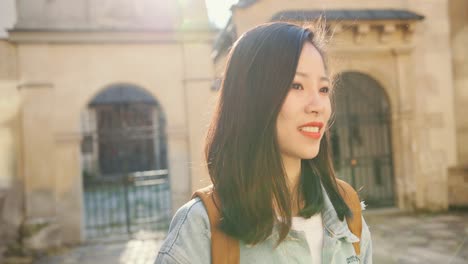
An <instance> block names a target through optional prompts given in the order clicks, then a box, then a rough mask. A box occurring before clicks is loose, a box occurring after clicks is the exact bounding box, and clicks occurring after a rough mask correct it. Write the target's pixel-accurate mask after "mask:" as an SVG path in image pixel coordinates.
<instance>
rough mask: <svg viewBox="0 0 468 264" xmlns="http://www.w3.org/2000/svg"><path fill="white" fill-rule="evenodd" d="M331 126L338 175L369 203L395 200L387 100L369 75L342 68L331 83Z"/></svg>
mask: <svg viewBox="0 0 468 264" xmlns="http://www.w3.org/2000/svg"><path fill="white" fill-rule="evenodd" d="M334 104H335V110H336V112H335V123H334V124H333V126H332V129H331V132H332V133H331V139H332V149H333V152H334V164H335V168H336V170H337V174H338V177H339V178H341V179H343V180H345V181H347V182H349V183H350V184H351V185H353V187H354V188H356V190H360V191H359V195H360V197H361V199H363V200H365V201H366V203H367V204H368V205H369V206H371V207H381V206H392V205H394V204H395V197H394V180H393V179H394V175H393V160H392V144H391V111H390V103H389V101H388V99H387V95H386V94H385V92H384V90H383V88H382V87H381V85H380V84H379V83H378V82H377V81H376V80H374V79H373V78H371V77H370V76H368V75H366V74H362V73H358V72H344V73H341V74H339V75H338V76H337V78H336V84H335V97H334Z"/></svg>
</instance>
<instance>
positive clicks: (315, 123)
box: [299, 122, 323, 139]
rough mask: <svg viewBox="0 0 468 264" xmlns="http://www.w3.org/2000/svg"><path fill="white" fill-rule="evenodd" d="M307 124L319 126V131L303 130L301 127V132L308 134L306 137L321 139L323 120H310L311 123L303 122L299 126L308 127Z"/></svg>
mask: <svg viewBox="0 0 468 264" xmlns="http://www.w3.org/2000/svg"><path fill="white" fill-rule="evenodd" d="M307 126H314V127H318V128H319V132H307V131H302V130H300V129H299V132H301V134H302V135H304V136H306V137H309V138H313V139H320V137H321V133H320V131H321V130H322V127H323V123H322V122H310V123H307V124H303V125H301V126H299V128H302V127H307Z"/></svg>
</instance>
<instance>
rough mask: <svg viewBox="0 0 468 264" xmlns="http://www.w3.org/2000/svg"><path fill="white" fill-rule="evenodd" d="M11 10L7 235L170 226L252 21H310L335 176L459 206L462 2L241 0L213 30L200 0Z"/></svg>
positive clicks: (371, 191)
mask: <svg viewBox="0 0 468 264" xmlns="http://www.w3.org/2000/svg"><path fill="white" fill-rule="evenodd" d="M16 9H17V22H16V24H15V26H14V27H13V28H12V29H11V30H10V31H9V36H8V38H6V39H2V40H0V209H1V212H0V217H1V219H0V223H1V228H0V232H1V233H0V236H1V237H8V238H9V239H10V240H11V239H14V238H15V237H16V236H17V230H18V229H19V227H20V226H23V229H24V230H29V231H30V233H31V236H30V238H25V239H24V243H25V244H27V246H29V247H32V248H40V247H48V246H54V245H60V244H63V243H79V242H82V241H86V240H89V239H94V238H98V239H99V238H102V237H107V236H110V235H113V234H115V233H119V232H120V233H122V234H127V233H134V232H136V231H137V230H138V228H139V227H141V226H140V224H142V225H143V227H145V228H146V227H148V225H150V226H151V225H153V224H154V225H156V223H157V224H160V223H161V222H162V223H163V228H162V229H164V227H165V226H164V224H166V225H167V221H168V219H170V216H171V213H172V212H173V209H174V208H177V207H179V206H180V205H181V204H182V203H184V202H185V201H186V200H187V199H189V197H190V194H191V192H192V191H193V190H195V189H197V188H199V187H202V186H205V185H207V184H208V183H209V178H208V176H207V173H206V169H205V167H204V161H203V155H202V146H203V135H204V130H205V128H206V125H207V123H208V122H209V119H210V111H211V107H212V105H213V102H214V98H215V97H216V94H217V92H216V83H217V81H216V80H217V79H218V78H220V77H221V76H222V70H223V67H224V64H225V58H226V54H227V51H228V50H229V47H230V45H231V44H232V43H233V42H234V41H235V39H236V38H237V37H238V36H240V35H241V34H242V33H243V32H245V31H246V30H248V29H249V28H251V27H253V26H255V25H257V24H260V23H265V22H269V21H276V20H288V21H292V22H295V23H307V22H308V21H310V20H313V19H316V18H317V17H320V16H324V17H325V22H326V25H327V27H326V28H327V29H328V31H329V32H332V33H333V38H332V42H331V43H330V45H329V46H328V48H327V52H328V53H329V54H330V57H331V60H330V64H331V65H330V68H331V69H333V74H334V75H335V76H338V78H337V79H336V80H337V93H336V102H337V103H336V105H337V115H336V123H335V126H334V130H333V135H332V138H333V142H334V144H333V148H334V151H335V153H336V155H337V157H338V158H337V159H336V162H335V165H336V166H337V170H338V175H339V176H340V177H342V178H344V179H346V180H347V181H349V182H351V183H353V184H354V185H355V187H357V188H361V187H362V191H361V194H362V196H363V197H364V198H365V199H367V200H369V201H370V203H372V204H375V206H396V207H398V208H401V209H402V210H432V211H438V210H447V208H448V207H449V206H466V205H467V204H468V196H467V193H468V192H467V191H466V190H468V119H467V118H466V117H465V116H464V113H468V108H467V107H468V106H467V105H468V79H467V77H466V76H468V68H467V65H468V57H467V56H468V53H467V50H466V47H467V46H468V43H467V42H468V15H467V12H468V3H467V2H466V1H463V0H430V1H427V0H412V1H409V0H399V1H369V0H357V1H343V0H330V1H306V0H294V1H280V0H257V1H254V0H241V1H239V3H238V4H236V5H234V6H233V7H232V17H231V19H230V21H229V23H228V24H227V25H226V27H225V28H224V29H223V30H221V31H220V32H218V30H216V29H214V28H213V27H212V26H211V25H210V23H209V21H208V17H207V15H206V7H205V3H204V1H203V0H186V1H169V0H167V1H151V0H134V1H115V0H112V1H110V0H107V1H99V2H97V1H71V0H69V1H46V0H39V1H38V0H34V1H32V0H17V1H16ZM96 186H104V187H103V189H99V191H96V189H95V188H96ZM143 188H147V189H144V191H141V192H140V191H139V190H143ZM161 193H166V195H165V196H161V195H160V194H161ZM154 194H157V195H159V196H152V195H154ZM139 195H141V196H139ZM143 197H149V198H143ZM155 200H157V201H163V202H154V201H155ZM141 201H143V202H141ZM146 202H148V204H147V203H146ZM171 209H172V210H171ZM150 211H157V212H163V214H162V216H163V217H162V218H161V215H152V214H145V213H147V212H150ZM145 223H146V224H147V225H146V226H145ZM93 228H94V229H93ZM134 228H136V229H134ZM150 229H151V228H150ZM160 229H161V228H160ZM122 230H123V231H122ZM26 233H27V232H26ZM23 234H24V232H23ZM38 237H39V238H38ZM41 239H42V240H41ZM2 241H7V239H6V240H2ZM38 241H40V243H38ZM44 242H47V243H44ZM3 243H5V242H3ZM1 247H2V245H0V248H1Z"/></svg>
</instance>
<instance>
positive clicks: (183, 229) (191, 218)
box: [160, 197, 211, 252]
mask: <svg viewBox="0 0 468 264" xmlns="http://www.w3.org/2000/svg"><path fill="white" fill-rule="evenodd" d="M209 221H210V220H209V218H208V213H207V211H206V209H205V207H204V205H203V202H202V200H201V199H200V198H198V197H197V198H194V199H192V200H190V201H188V202H187V203H185V204H184V205H182V206H181V207H180V208H179V209H178V210H177V212H176V213H175V214H174V217H173V218H172V221H171V224H170V227H169V233H168V235H167V237H166V239H165V241H164V243H163V245H162V247H161V249H160V252H169V251H173V250H176V249H175V248H181V249H182V248H185V247H186V246H188V245H190V244H192V243H197V241H200V240H201V239H205V240H206V239H208V240H209V239H210V237H211V234H210V222H209Z"/></svg>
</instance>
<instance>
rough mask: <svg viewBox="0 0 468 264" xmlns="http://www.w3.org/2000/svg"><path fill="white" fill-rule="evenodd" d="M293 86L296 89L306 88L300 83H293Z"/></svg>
mask: <svg viewBox="0 0 468 264" xmlns="http://www.w3.org/2000/svg"><path fill="white" fill-rule="evenodd" d="M291 88H292V89H296V90H304V87H302V84H300V83H293V84H291Z"/></svg>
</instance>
